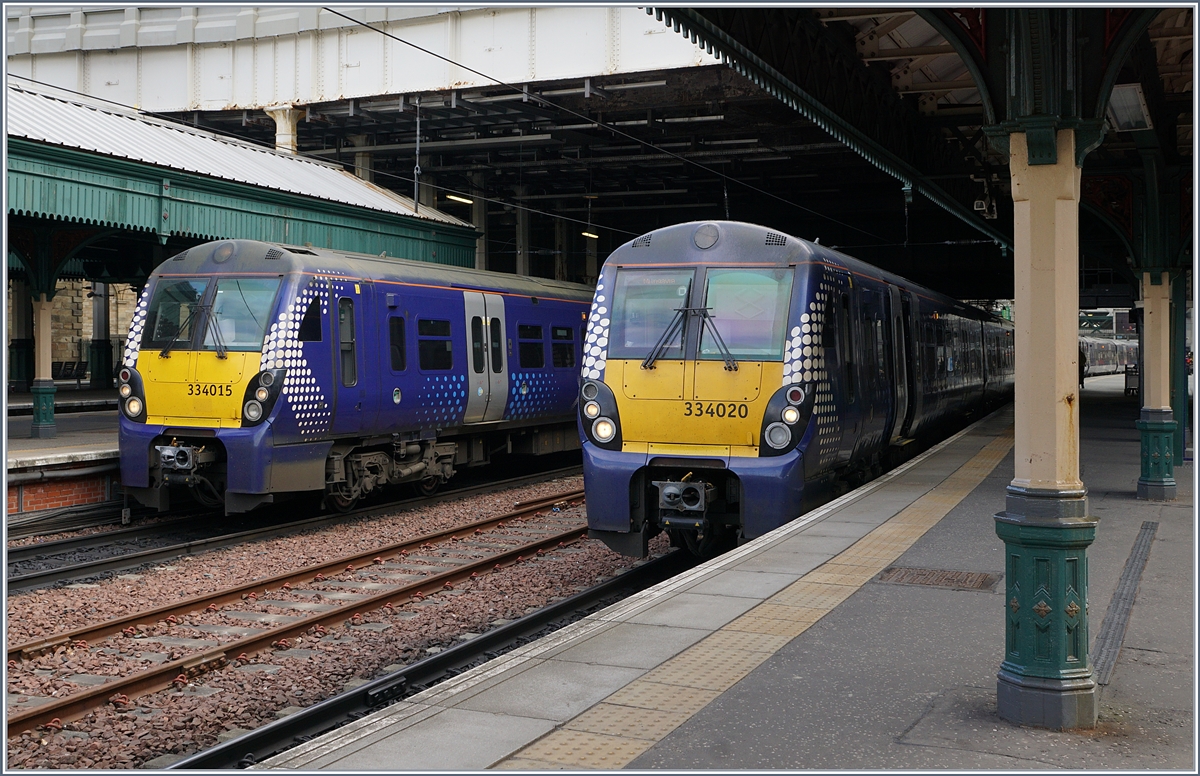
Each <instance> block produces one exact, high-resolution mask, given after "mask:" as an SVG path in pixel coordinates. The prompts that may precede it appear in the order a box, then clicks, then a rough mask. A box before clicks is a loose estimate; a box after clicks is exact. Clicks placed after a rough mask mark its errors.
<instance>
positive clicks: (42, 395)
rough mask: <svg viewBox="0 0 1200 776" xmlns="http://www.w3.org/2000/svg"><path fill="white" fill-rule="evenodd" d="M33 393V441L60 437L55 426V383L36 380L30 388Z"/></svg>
mask: <svg viewBox="0 0 1200 776" xmlns="http://www.w3.org/2000/svg"><path fill="white" fill-rule="evenodd" d="M29 390H30V391H32V392H33V426H32V428H31V430H30V437H31V438H32V439H50V438H52V437H55V436H58V431H57V428H56V426H55V425H54V391H55V388H54V381H53V380H34V381H33V385H32V386H30V388H29Z"/></svg>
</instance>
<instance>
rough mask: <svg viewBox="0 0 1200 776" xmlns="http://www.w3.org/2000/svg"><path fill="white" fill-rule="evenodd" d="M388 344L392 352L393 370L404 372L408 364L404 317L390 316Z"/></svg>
mask: <svg viewBox="0 0 1200 776" xmlns="http://www.w3.org/2000/svg"><path fill="white" fill-rule="evenodd" d="M388 344H389V350H390V351H391V353H392V371H393V372H403V371H404V370H405V368H406V367H407V366H408V352H407V351H408V348H407V347H405V343H404V319H403V318H401V317H399V316H396V317H393V318H388Z"/></svg>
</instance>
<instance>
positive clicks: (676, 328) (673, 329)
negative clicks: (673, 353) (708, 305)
mask: <svg viewBox="0 0 1200 776" xmlns="http://www.w3.org/2000/svg"><path fill="white" fill-rule="evenodd" d="M687 312H688V308H686V307H680V308H678V309H677V310H675V317H674V318H672V319H671V322H670V323H669V324H667V328H666V329H665V330H664V331H663V333H662V336H661V337H659V338H658V342H656V343H654V347H653V348H652V349H651V350H650V355H648V356H646V360H645V361H643V362H642V369H653V368H654V362H655V361H657V360H658V357H659V356H661V355H662V354H663V352H664V351H666V349H667V343H669V342H670V341H671V340H673V339H674V338H675V335H676V334H678V333H679V332H680V331H681V330H682V329H683V321H684V316H685V315H686V313H687Z"/></svg>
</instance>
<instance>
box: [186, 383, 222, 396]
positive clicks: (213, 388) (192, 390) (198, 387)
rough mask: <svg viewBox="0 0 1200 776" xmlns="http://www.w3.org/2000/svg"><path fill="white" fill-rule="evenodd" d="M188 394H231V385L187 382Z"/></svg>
mask: <svg viewBox="0 0 1200 776" xmlns="http://www.w3.org/2000/svg"><path fill="white" fill-rule="evenodd" d="M188 396H233V386H232V385H213V384H212V383H207V384H201V383H188Z"/></svg>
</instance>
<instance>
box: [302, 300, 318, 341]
mask: <svg viewBox="0 0 1200 776" xmlns="http://www.w3.org/2000/svg"><path fill="white" fill-rule="evenodd" d="M296 337H297V339H299V340H300V341H301V342H320V341H321V300H320V299H313V300H312V301H311V302H309V303H308V309H307V310H305V312H304V318H302V319H301V321H300V331H299V332H297V333H296Z"/></svg>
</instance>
